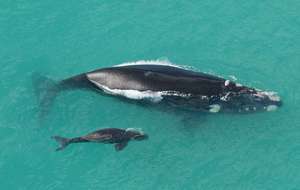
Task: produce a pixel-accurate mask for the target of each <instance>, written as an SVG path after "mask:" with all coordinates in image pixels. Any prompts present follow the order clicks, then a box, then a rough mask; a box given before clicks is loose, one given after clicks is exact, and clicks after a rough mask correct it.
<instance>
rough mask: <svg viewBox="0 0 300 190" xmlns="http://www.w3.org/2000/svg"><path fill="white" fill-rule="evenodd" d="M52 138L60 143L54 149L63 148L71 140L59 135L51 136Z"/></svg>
mask: <svg viewBox="0 0 300 190" xmlns="http://www.w3.org/2000/svg"><path fill="white" fill-rule="evenodd" d="M52 139H55V140H56V141H57V142H58V143H59V144H60V146H59V147H58V148H57V149H56V151H60V150H63V149H64V148H66V146H68V145H69V144H70V142H71V140H70V139H68V138H64V137H60V136H53V137H52Z"/></svg>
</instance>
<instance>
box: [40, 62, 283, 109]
mask: <svg viewBox="0 0 300 190" xmlns="http://www.w3.org/2000/svg"><path fill="white" fill-rule="evenodd" d="M34 81H35V84H34V85H35V86H37V87H38V88H37V91H36V92H37V95H38V97H39V102H40V106H41V108H42V111H41V112H42V113H44V112H46V110H47V109H48V107H49V106H50V104H51V102H53V100H54V99H55V97H56V96H57V95H58V94H59V93H60V92H62V91H65V90H73V89H88V90H96V91H99V90H101V91H103V92H105V93H107V94H111V95H116V96H121V97H126V98H129V99H135V100H148V101H150V102H154V103H158V102H165V103H167V104H170V105H175V106H179V107H185V108H190V109H193V110H200V111H207V112H213V113H215V112H240V113H250V112H256V111H272V110H275V109H276V108H277V107H278V106H281V104H282V102H281V100H280V97H279V96H278V95H276V93H274V92H268V91H262V90H258V89H255V88H251V87H247V86H243V85H241V84H238V83H235V82H233V81H230V80H226V79H224V78H221V77H217V76H213V75H209V74H205V73H201V72H196V71H193V70H189V69H185V68H182V67H179V66H176V65H171V64H144V63H142V64H124V65H117V66H113V67H107V68H101V69H98V70H94V71H91V72H87V73H82V74H79V75H76V76H73V77H70V78H67V79H64V80H61V81H59V82H54V81H52V80H50V79H47V78H45V77H42V76H37V75H35V80H34Z"/></svg>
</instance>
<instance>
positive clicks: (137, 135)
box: [126, 128, 148, 141]
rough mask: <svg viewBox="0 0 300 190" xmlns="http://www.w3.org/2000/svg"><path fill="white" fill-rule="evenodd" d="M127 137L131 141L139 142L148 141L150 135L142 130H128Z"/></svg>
mask: <svg viewBox="0 0 300 190" xmlns="http://www.w3.org/2000/svg"><path fill="white" fill-rule="evenodd" d="M126 135H127V136H128V137H129V138H130V139H132V140H137V141H142V140H146V139H148V135H147V134H145V133H144V132H143V131H142V130H141V129H135V128H127V129H126Z"/></svg>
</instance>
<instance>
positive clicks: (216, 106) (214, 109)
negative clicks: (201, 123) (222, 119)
mask: <svg viewBox="0 0 300 190" xmlns="http://www.w3.org/2000/svg"><path fill="white" fill-rule="evenodd" d="M209 107H210V109H209V112H211V113H218V112H219V111H220V110H221V106H220V105H219V104H213V105H210V106H209Z"/></svg>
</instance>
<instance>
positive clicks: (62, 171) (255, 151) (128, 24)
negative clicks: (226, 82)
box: [0, 0, 300, 190]
mask: <svg viewBox="0 0 300 190" xmlns="http://www.w3.org/2000/svg"><path fill="white" fill-rule="evenodd" d="M299 9H300V3H299V1H297V0H287V1H279V0H273V1H271V0H266V1H248V2H245V1H232V0H230V1H226V2H225V1H213V2H212V1H208V0H204V1H189V2H186V1H158V2H155V3H153V2H146V1H130V2H129V1H128V2H120V1H110V2H104V1H75V2H72V4H70V3H69V2H53V1H49V0H44V1H36V0H27V1H21V0H17V1H14V2H12V1H7V0H4V1H1V2H0V34H1V35H0V58H1V62H0V64H1V68H0V73H1V75H0V85H1V89H0V111H1V114H0V150H1V151H0V179H1V183H0V187H1V189H29V188H30V189H66V188H68V189H71V188H72V189H74V190H75V189H101V188H102V189H139V190H141V189H207V190H208V189H230V190H232V189H272V190H274V189H279V190H282V189H300V173H299V171H300V119H299V113H300V111H299V110H300V105H299V101H300V95H299V93H300V89H299V84H298V83H299V82H300V75H299V71H300V64H299V61H300V54H299V50H300V38H299V30H300V19H299V18H300V13H299ZM157 59H158V60H166V59H168V60H169V61H170V62H172V63H176V64H178V65H185V66H191V67H192V68H194V69H196V70H199V71H204V72H208V73H212V74H215V75H219V76H223V77H225V78H229V79H230V78H232V76H234V77H235V78H237V79H238V82H240V83H243V84H246V85H249V86H254V87H257V88H261V89H266V90H273V91H276V92H278V93H279V95H280V96H281V97H282V99H283V103H284V105H283V107H282V108H280V109H279V110H278V111H276V112H265V113H257V114H248V115H239V114H209V115H207V114H201V113H199V117H198V115H197V114H196V117H197V118H195V114H193V117H192V118H193V119H189V118H190V117H189V114H190V113H186V112H177V111H174V110H162V109H159V108H157V107H155V106H154V107H151V106H150V107H149V106H141V105H139V104H132V103H128V102H124V101H120V100H118V99H116V98H113V97H110V96H99V95H97V94H95V93H91V92H84V91H73V92H66V93H63V94H61V95H60V96H59V97H57V99H56V100H55V103H54V104H53V106H52V108H51V112H50V113H49V114H48V115H47V117H46V118H45V120H44V121H43V124H42V126H39V123H38V106H37V100H36V97H35V95H34V90H33V86H32V81H31V75H32V73H34V72H38V73H41V74H44V75H47V76H49V77H51V78H53V79H56V80H59V79H63V78H66V77H69V76H72V75H75V74H78V73H81V72H86V71H89V70H93V69H97V68H100V67H104V66H112V65H115V64H121V63H124V62H135V61H139V60H157ZM187 120H188V121H187ZM191 126H192V127H191ZM104 127H121V128H127V127H134V128H142V129H143V130H144V131H145V132H147V133H148V134H149V136H150V138H149V140H148V141H142V142H130V144H129V145H128V147H126V149H125V150H124V151H122V152H115V151H114V149H113V147H112V146H111V145H103V144H92V143H91V144H76V145H71V146H70V147H68V148H66V149H65V150H64V151H62V152H55V151H54V150H55V148H56V147H57V144H56V142H54V141H53V140H51V139H50V136H53V135H61V136H67V137H72V136H79V135H83V134H85V133H88V132H91V131H94V130H96V129H99V128H104Z"/></svg>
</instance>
